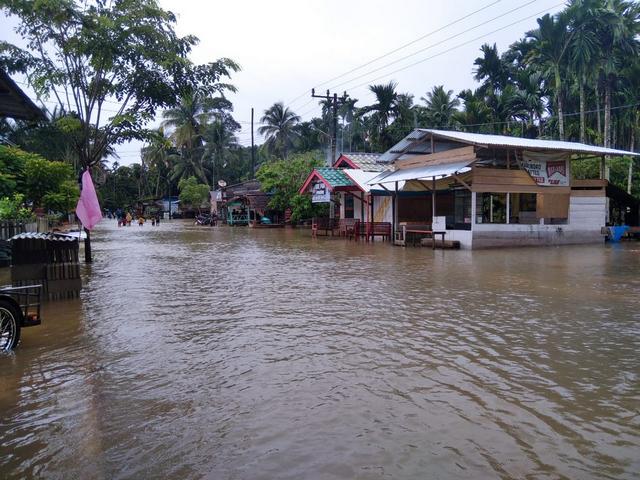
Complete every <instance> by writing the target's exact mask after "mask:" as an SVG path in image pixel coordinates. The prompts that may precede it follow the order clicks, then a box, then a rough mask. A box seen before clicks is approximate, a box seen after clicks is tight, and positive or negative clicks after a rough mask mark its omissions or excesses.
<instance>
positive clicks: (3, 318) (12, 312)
mask: <svg viewBox="0 0 640 480" xmlns="http://www.w3.org/2000/svg"><path fill="white" fill-rule="evenodd" d="M21 317H22V313H20V311H19V310H18V309H16V307H15V305H14V304H13V303H11V302H10V301H8V300H5V299H3V298H0V353H7V352H10V351H11V350H13V349H14V348H15V347H16V346H17V345H18V342H19V341H20V326H21V325H20V324H21V321H20V320H21Z"/></svg>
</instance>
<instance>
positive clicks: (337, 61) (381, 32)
mask: <svg viewBox="0 0 640 480" xmlns="http://www.w3.org/2000/svg"><path fill="white" fill-rule="evenodd" d="M160 3H161V5H162V6H163V7H164V8H165V9H168V10H171V11H173V12H174V13H175V14H176V15H177V17H178V23H177V30H178V33H179V34H181V35H187V34H192V35H195V36H197V37H198V38H199V39H200V43H199V45H198V46H196V47H195V48H194V51H193V53H192V60H193V61H194V62H196V63H206V62H210V61H213V60H216V59H217V58H220V57H229V58H232V59H233V60H235V61H236V62H238V63H239V64H240V65H241V67H242V71H241V72H238V73H237V74H234V75H233V78H232V79H231V83H233V84H234V85H235V86H236V87H237V88H238V92H237V93H236V94H232V95H230V98H231V100H232V101H233V104H234V116H235V118H236V119H237V120H238V121H239V122H241V125H242V127H243V128H242V131H241V132H240V134H239V138H240V142H241V143H242V144H243V145H249V144H250V139H251V134H250V124H249V121H250V119H251V107H253V108H254V109H255V117H256V122H258V121H259V119H260V117H261V116H262V114H263V112H264V110H265V109H266V108H268V107H269V106H271V105H272V104H273V103H274V102H276V101H283V102H285V104H287V105H288V106H289V107H290V108H291V109H292V110H293V111H295V112H296V113H298V114H299V115H301V116H302V118H303V119H305V120H308V119H309V118H311V117H313V116H318V115H319V113H320V107H319V106H318V105H317V101H311V99H310V90H311V88H312V87H315V88H316V91H317V92H320V93H324V92H325V91H326V90H327V88H329V89H331V92H332V93H333V92H334V91H336V92H338V93H339V94H341V93H342V92H343V91H345V90H346V91H347V93H348V94H349V96H351V97H352V98H357V99H358V100H359V102H358V105H359V106H363V105H367V104H369V103H372V96H371V94H370V93H369V92H368V88H367V85H369V84H371V83H386V82H388V81H390V80H394V81H396V82H398V91H399V92H408V93H412V94H413V95H415V101H416V103H420V97H422V96H425V94H426V93H427V92H428V91H430V90H431V89H432V87H433V86H434V85H444V86H445V88H446V89H452V90H453V91H454V92H456V93H458V92H459V91H460V90H462V89H464V88H474V87H475V86H477V84H476V82H475V81H474V80H473V61H474V59H475V58H476V57H478V56H479V48H480V46H481V45H482V44H483V43H485V42H489V43H493V42H495V43H497V45H498V48H499V50H500V52H502V51H503V50H504V49H505V48H507V47H508V46H509V45H510V44H511V43H512V42H514V41H515V40H517V39H519V38H520V37H522V36H523V34H524V32H525V31H527V30H530V29H532V28H535V26H536V18H537V17H539V16H542V15H543V14H544V13H547V12H549V13H555V12H557V11H559V10H560V9H562V7H563V3H562V2H560V1H558V0H533V1H532V0H482V1H481V0H474V1H471V0H446V1H436V0H431V1H428V2H427V1H424V0H396V1H390V0H386V1H381V0H366V1H365V0H348V1H345V0H324V1H322V0H319V1H315V2H313V3H312V2H307V1H301V0H274V1H268V2H267V1H258V0H253V1H249V0H230V1H215V2H214V1H211V0H160ZM474 12H475V13H474ZM463 17H466V18H463ZM2 22H4V23H3V28H2V31H3V32H5V31H6V29H5V28H4V27H5V26H7V22H6V20H2ZM3 37H4V38H7V39H9V40H13V39H14V36H13V35H9V34H5V33H3ZM421 37H424V38H421ZM410 42H413V43H411V45H409V46H406V47H404V48H399V47H402V46H403V45H405V44H408V43H410ZM396 49H398V50H397V51H395V52H393V51H394V50H396ZM390 52H393V53H390ZM387 54H388V55H387ZM383 55H385V56H384V57H383V58H380V59H378V60H376V58H378V57H381V56H383ZM406 56H408V58H406V59H404V60H402V58H403V57H406ZM372 60H375V61H373V62H372V63H369V62H371V61H372ZM392 62H395V63H393V64H391V63H392ZM417 62H420V63H417ZM365 64H367V65H366V66H363V65H365ZM389 64H391V65H389ZM411 64H415V65H413V66H410V65H411ZM358 67H362V68H358ZM405 67H406V68H405ZM354 69H357V70H355V71H353V72H351V73H348V74H347V75H344V76H342V77H340V78H337V79H335V80H332V79H334V78H335V77H338V76H340V75H343V74H346V73H347V72H349V71H351V70H354ZM401 69H402V70H401ZM399 70H400V71H399ZM330 80H332V81H330ZM139 147H140V145H139V144H136V143H130V144H125V145H122V146H119V147H118V148H117V151H118V153H119V155H120V157H121V159H120V163H121V164H129V163H133V162H136V161H138V160H139Z"/></svg>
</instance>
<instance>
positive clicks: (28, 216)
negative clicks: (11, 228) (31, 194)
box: [0, 193, 35, 222]
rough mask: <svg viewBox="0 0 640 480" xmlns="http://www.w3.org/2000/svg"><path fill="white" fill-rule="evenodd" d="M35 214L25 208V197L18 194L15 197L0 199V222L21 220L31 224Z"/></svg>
mask: <svg viewBox="0 0 640 480" xmlns="http://www.w3.org/2000/svg"><path fill="white" fill-rule="evenodd" d="M34 219H35V216H34V214H33V212H32V211H31V210H30V209H28V208H26V207H25V206H24V195H22V194H19V193H16V194H14V195H13V197H4V198H0V220H19V221H22V222H31V221H33V220H34Z"/></svg>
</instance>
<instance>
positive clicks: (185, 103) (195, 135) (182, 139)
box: [162, 93, 212, 149]
mask: <svg viewBox="0 0 640 480" xmlns="http://www.w3.org/2000/svg"><path fill="white" fill-rule="evenodd" d="M211 114H212V108H211V106H210V105H208V102H206V101H205V99H204V98H203V97H202V96H201V95H199V94H198V93H188V94H185V95H183V96H182V98H181V99H180V102H179V104H178V106H177V107H175V108H171V109H169V110H165V111H164V112H163V114H162V117H163V118H164V121H163V122H162V126H163V127H164V128H167V129H168V130H171V139H172V140H173V142H174V144H175V146H176V147H177V148H180V149H182V148H187V149H192V148H197V147H199V146H202V133H203V127H204V125H206V124H207V123H208V121H209V119H210V118H211Z"/></svg>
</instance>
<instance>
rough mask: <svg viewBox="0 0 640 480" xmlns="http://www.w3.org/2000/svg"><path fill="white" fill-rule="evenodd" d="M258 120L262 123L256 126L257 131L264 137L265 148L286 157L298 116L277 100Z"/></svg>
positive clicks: (291, 144)
mask: <svg viewBox="0 0 640 480" xmlns="http://www.w3.org/2000/svg"><path fill="white" fill-rule="evenodd" d="M260 122H262V124H263V125H262V126H261V127H260V128H258V133H259V134H260V135H264V136H265V137H266V143H265V144H266V147H267V150H268V151H269V152H270V153H274V154H276V155H278V156H279V157H280V158H287V155H288V152H289V149H290V148H291V147H292V146H293V142H294V139H295V138H296V136H297V130H296V125H297V124H298V123H299V122H300V117H299V116H298V115H296V114H295V113H294V112H293V111H292V110H290V109H289V107H285V106H284V104H283V103H282V102H277V103H274V104H273V105H272V106H271V107H269V108H268V109H267V110H265V111H264V115H263V116H262V118H261V119H260Z"/></svg>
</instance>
